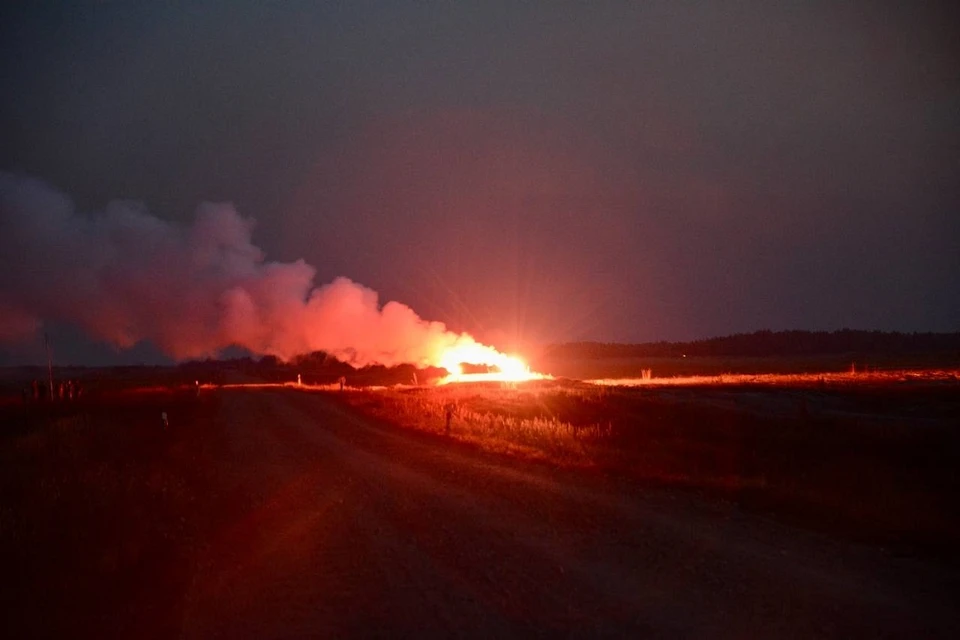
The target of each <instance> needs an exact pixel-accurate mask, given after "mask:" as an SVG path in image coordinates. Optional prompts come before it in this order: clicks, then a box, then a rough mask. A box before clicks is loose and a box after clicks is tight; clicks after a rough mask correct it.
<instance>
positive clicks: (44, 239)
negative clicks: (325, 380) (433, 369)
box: [0, 172, 474, 366]
mask: <svg viewBox="0 0 960 640" xmlns="http://www.w3.org/2000/svg"><path fill="white" fill-rule="evenodd" d="M252 228H253V221H252V220H250V219H245V218H242V217H241V216H240V215H239V214H238V213H237V212H236V211H235V210H234V208H233V207H232V206H231V205H229V204H203V205H201V206H200V207H199V208H198V209H197V212H196V219H195V220H194V223H193V225H192V226H189V227H184V226H182V225H177V224H174V223H171V222H168V221H165V220H161V219H159V218H157V217H155V216H152V215H150V214H149V213H148V212H147V211H146V209H145V208H144V207H143V206H142V205H140V204H137V203H131V202H113V203H111V204H110V205H109V206H107V208H106V210H105V211H104V212H102V213H97V214H93V215H82V214H79V213H77V212H76V211H75V209H74V206H73V204H72V202H71V201H70V199H69V198H67V196H65V195H64V194H63V193H61V192H59V191H57V190H56V189H54V188H52V187H50V186H49V185H47V184H45V183H43V182H41V181H39V180H36V179H33V178H27V177H23V176H19V175H13V174H10V173H4V172H0V341H2V342H14V341H17V340H23V339H25V338H27V337H29V336H31V335H32V334H34V333H35V332H36V331H37V330H38V329H39V328H40V327H41V326H42V324H43V322H45V321H56V322H66V323H72V324H75V325H77V326H79V327H80V328H81V329H83V330H84V331H85V332H86V333H87V334H88V335H90V336H91V337H93V338H96V339H99V340H103V341H106V342H109V343H112V344H114V345H116V346H117V347H120V348H126V347H131V346H133V345H134V344H136V343H138V342H140V341H143V340H148V341H150V342H152V343H154V344H156V345H157V346H158V347H160V348H161V349H162V350H163V351H164V352H165V353H167V354H168V355H170V356H171V357H173V358H175V359H177V360H184V359H190V358H200V357H205V356H210V357H213V356H216V354H217V353H218V352H219V351H221V350H222V349H224V348H226V347H228V346H231V345H237V346H241V347H245V348H247V349H249V350H250V351H252V352H254V353H256V354H269V355H275V356H278V357H280V358H282V359H285V360H287V359H290V358H292V357H294V356H296V355H298V354H303V353H309V352H312V351H326V352H328V353H331V354H333V355H335V356H337V357H338V358H340V359H342V360H345V361H347V362H350V363H352V364H354V365H357V366H363V365H367V364H374V363H377V364H384V365H388V366H389V365H394V364H400V363H412V364H417V365H435V364H437V363H438V362H439V359H440V354H441V353H442V352H443V351H444V349H446V348H447V347H449V346H452V345H454V344H463V343H473V342H474V341H473V339H472V338H471V337H470V336H468V335H466V334H456V333H453V332H450V331H448V330H447V329H446V327H445V326H444V325H443V323H440V322H428V321H425V320H422V319H421V318H420V317H419V316H418V315H417V314H416V313H414V311H413V310H412V309H410V307H408V306H406V305H403V304H400V303H398V302H388V303H387V304H385V305H383V306H382V307H381V306H380V304H379V301H378V297H377V293H376V292H375V291H373V290H371V289H368V288H366V287H364V286H362V285H359V284H357V283H355V282H352V281H350V280H349V279H347V278H337V279H336V280H334V281H333V282H331V283H330V284H327V285H323V286H319V287H317V286H315V285H314V281H313V279H314V273H315V271H314V269H313V267H311V266H310V265H308V264H306V263H305V262H303V261H302V260H298V261H296V262H293V263H278V262H267V261H265V260H264V255H263V252H262V251H261V250H260V249H259V248H257V247H256V246H254V245H253V244H252V243H251V240H250V235H251V231H252Z"/></svg>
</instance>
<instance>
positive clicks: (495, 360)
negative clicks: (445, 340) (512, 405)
mask: <svg viewBox="0 0 960 640" xmlns="http://www.w3.org/2000/svg"><path fill="white" fill-rule="evenodd" d="M464 364H469V365H484V366H486V367H489V368H490V369H491V370H490V371H486V372H483V373H464V371H463V365H464ZM438 365H439V366H441V367H443V368H444V369H446V370H447V371H449V372H450V375H448V376H447V377H445V378H443V379H442V380H440V384H447V383H450V382H523V381H525V380H542V379H543V378H546V377H548V376H545V375H543V374H542V373H535V372H533V371H530V367H529V366H527V363H526V362H524V361H523V360H521V359H520V358H518V357H516V356H508V355H507V354H505V353H500V352H499V351H497V350H496V349H494V348H493V347H488V346H486V345H482V344H480V343H478V342H472V341H471V342H461V343H460V344H456V345H454V346H451V347H448V348H447V349H445V350H444V351H443V353H442V354H441V356H440V358H439V362H438Z"/></svg>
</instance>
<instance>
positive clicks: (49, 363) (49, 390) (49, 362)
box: [43, 331, 53, 400]
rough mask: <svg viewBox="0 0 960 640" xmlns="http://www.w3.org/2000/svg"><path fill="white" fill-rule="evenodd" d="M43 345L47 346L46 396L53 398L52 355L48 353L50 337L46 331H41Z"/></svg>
mask: <svg viewBox="0 0 960 640" xmlns="http://www.w3.org/2000/svg"><path fill="white" fill-rule="evenodd" d="M43 346H44V347H46V348H47V381H48V382H49V383H50V386H49V387H47V397H48V398H49V399H50V400H53V356H51V355H50V337H49V336H48V335H47V332H46V331H44V332H43Z"/></svg>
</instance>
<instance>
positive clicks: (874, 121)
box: [0, 0, 960, 361]
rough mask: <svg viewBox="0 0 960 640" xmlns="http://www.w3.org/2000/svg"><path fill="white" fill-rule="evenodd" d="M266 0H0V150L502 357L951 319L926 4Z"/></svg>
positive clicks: (944, 49)
mask: <svg viewBox="0 0 960 640" xmlns="http://www.w3.org/2000/svg"><path fill="white" fill-rule="evenodd" d="M169 4H173V3H169ZM266 4H267V3H264V2H259V1H258V2H248V1H241V0H229V1H224V2H197V3H183V6H182V7H181V8H179V9H174V8H171V7H170V6H167V5H168V3H160V2H141V3H133V2H125V3H119V2H118V3H102V2H89V3H84V2H70V3H49V2H47V3H43V2H20V3H10V2H7V3H4V4H3V8H0V51H2V56H0V81H2V87H3V89H2V99H0V170H5V171H11V172H16V173H22V174H27V175H30V176H34V177H37V178H40V179H42V180H44V181H46V182H48V183H49V184H51V185H53V186H55V187H56V188H58V189H60V190H62V191H63V192H65V193H67V194H69V195H70V196H71V197H72V198H73V200H74V202H75V204H76V206H77V208H78V209H79V210H81V211H89V212H93V211H101V210H103V209H104V208H105V207H106V206H107V204H108V203H109V202H110V201H112V200H115V199H124V200H130V199H133V200H137V201H142V202H143V203H144V204H145V206H146V207H147V208H148V209H149V210H150V212H151V213H153V214H155V215H156V216H159V217H161V218H164V219H168V220H174V221H179V222H183V223H185V224H186V223H189V222H190V221H191V220H192V219H193V215H194V211H195V209H196V207H197V205H199V204H200V203H201V202H205V201H206V202H231V203H233V204H234V205H235V207H236V208H237V210H238V211H239V212H240V213H241V214H243V215H245V216H250V217H253V218H255V219H256V221H257V227H256V230H255V232H254V242H255V243H256V244H257V245H259V246H260V247H262V248H263V249H264V251H265V252H266V254H267V255H268V256H269V257H270V258H271V259H274V260H283V261H291V260H295V259H297V258H303V259H304V260H306V261H307V262H308V263H310V264H312V265H313V266H314V267H315V268H316V269H317V282H318V283H323V282H328V281H330V280H332V279H333V278H334V277H336V276H341V275H343V276H348V277H349V278H352V279H353V280H355V281H357V282H360V283H363V284H364V285H366V286H368V287H371V288H373V289H375V290H377V291H378V292H379V293H380V295H381V299H382V300H391V299H396V300H400V301H402V302H405V303H407V304H409V305H410V306H412V307H413V308H414V309H415V310H416V311H417V312H418V313H419V314H420V315H421V316H423V317H424V318H428V319H435V320H441V321H444V322H447V323H448V324H449V325H450V327H451V328H453V329H456V330H465V331H469V332H471V333H473V334H474V335H476V336H477V337H478V338H479V339H481V340H485V341H489V342H493V343H494V344H496V345H497V346H501V347H503V348H511V347H515V346H519V347H523V346H524V345H528V344H543V343H551V342H558V341H571V340H582V339H590V340H602V341H634V342H636V341H651V340H685V339H695V338H702V337H710V336H716V335H723V334H728V333H734V332H743V331H753V330H756V329H774V330H777V329H793V328H796V329H815V330H819V329H827V330H832V329H839V328H843V327H849V328H860V329H883V330H902V331H956V330H960V215H958V214H960V179H958V178H960V126H958V125H960V54H958V46H960V45H958V44H957V42H958V39H957V33H958V29H957V26H958V22H957V14H956V12H955V11H952V10H949V9H947V8H946V7H949V4H946V3H945V4H943V5H936V4H930V3H928V4H922V3H903V5H904V7H903V8H901V9H894V8H892V7H891V4H890V3H883V2H876V3H866V2H863V3H829V2H822V3H821V2H803V3H800V2H779V3H770V2H733V3H717V4H718V5H719V4H723V5H724V8H722V9H721V8H718V7H716V6H714V7H713V8H704V5H705V4H706V3H695V2H691V3H687V2H676V1H670V2H662V3H659V2H643V3H642V2H589V3H588V2H577V3H566V2H505V3H499V2H490V1H487V2H477V3H472V2H403V3H401V2H327V3H315V2H305V3H296V2H285V3H279V5H278V6H266ZM774 5H776V6H774ZM837 5H850V6H847V7H846V8H838V6H837ZM57 331H59V334H58V335H59V338H58V339H59V341H60V343H61V346H60V348H61V353H67V354H72V355H71V356H70V357H72V358H73V359H83V358H86V357H89V358H90V360H91V361H95V360H96V359H97V358H99V357H101V356H98V355H97V354H98V353H101V352H99V351H96V350H92V349H89V348H88V347H86V346H83V344H82V341H81V340H80V339H79V338H78V337H77V332H76V331H73V330H70V329H69V328H67V327H61V328H59V329H57ZM135 353H137V354H138V355H137V356H136V357H137V358H141V359H142V358H147V357H148V356H146V355H144V354H145V353H149V350H147V351H143V350H141V351H137V352H135ZM128 357H129V356H128ZM0 361H2V358H0Z"/></svg>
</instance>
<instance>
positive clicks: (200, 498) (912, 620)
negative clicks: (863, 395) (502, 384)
mask: <svg viewBox="0 0 960 640" xmlns="http://www.w3.org/2000/svg"><path fill="white" fill-rule="evenodd" d="M18 411H21V410H18V409H12V408H8V409H7V410H6V413H5V414H4V416H5V418H4V419H5V421H6V422H7V424H6V425H5V431H4V433H3V435H2V436H0V492H2V493H0V553H2V555H0V566H2V567H3V586H2V611H0V619H2V620H3V622H2V624H3V625H4V628H3V629H0V633H2V635H3V636H4V637H36V636H59V637H76V636H88V637H104V636H107V637H198V638H201V637H202V638H206V637H225V638H235V637H305V636H315V637H338V636H375V635H379V636H384V635H390V636H418V637H419V636H422V635H425V634H433V635H467V636H479V637H503V636H519V635H523V636H526V635H533V634H548V635H554V634H564V635H574V636H581V635H590V636H603V635H606V636H625V635H629V636H632V637H698V638H699V637H769V638H785V637H802V638H805V637H843V638H849V637H903V638H907V637H910V638H914V637H945V638H946V637H951V638H953V637H960V613H958V611H957V607H956V603H957V595H958V593H960V573H958V570H957V569H956V565H955V564H953V563H949V562H940V561H938V560H936V558H934V557H924V556H918V557H904V556H900V555H897V554H893V553H891V552H890V551H889V550H887V549H885V548H883V547H881V546H877V545H874V546H866V545H858V544H853V543H850V542H844V541H843V540H844V538H841V537H827V536H824V535H822V534H816V533H809V532H805V531H803V530H800V529H796V528H791V527H789V526H786V525H783V524H777V523H775V522H773V521H771V520H769V519H765V518H762V517H759V516H756V515H751V514H747V513H744V512H741V511H740V510H739V508H738V507H736V506H733V504H732V503H730V502H725V501H709V502H705V501H702V500H701V499H700V498H696V497H693V496H690V495H688V494H685V493H674V492H672V491H664V490H652V489H643V488H641V487H640V486H638V485H637V484H634V483H632V482H630V481H627V480H614V479H610V478H608V477H603V476H599V475H598V474H591V473H584V472H582V471H581V472H575V471H561V470H557V469H555V468H552V467H550V466H546V465H533V464H529V463H523V462H520V461H514V460H510V459H509V458H502V457H496V456H493V455H490V454H484V453H482V452H477V451H474V450H472V449H470V448H467V447H465V446H461V445H456V444H452V443H450V442H448V441H445V440H443V439H442V438H439V437H437V436H432V435H429V434H423V433H418V432H411V431H404V430H401V429H396V428H393V427H390V426H389V425H385V424H384V423H381V422H378V421H371V420H369V419H367V418H364V417H362V416H360V415H359V414H357V413H355V412H354V411H353V410H352V409H350V408H349V407H347V406H346V405H345V404H343V403H342V402H340V401H339V400H338V399H337V398H336V397H335V396H329V395H324V394H312V393H303V392H297V391H294V390H261V391H254V390H246V389H243V390H219V391H210V392H206V391H205V392H204V393H203V394H201V397H200V398H196V397H194V395H193V394H191V393H189V392H182V393H173V392H150V393H139V394H136V393H130V392H127V393H124V394H120V395H117V396H116V397H113V398H102V399H100V400H96V401H94V400H90V401H88V402H86V403H83V406H81V404H80V403H78V404H77V406H75V407H68V408H59V409H54V408H49V409H47V411H48V413H47V414H45V415H42V416H41V415H37V414H36V413H34V414H31V415H28V416H26V417H25V416H24V414H23V413H18ZM161 412H166V413H167V414H168V418H169V423H170V424H169V427H168V428H167V429H164V428H163V425H162V422H161Z"/></svg>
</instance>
